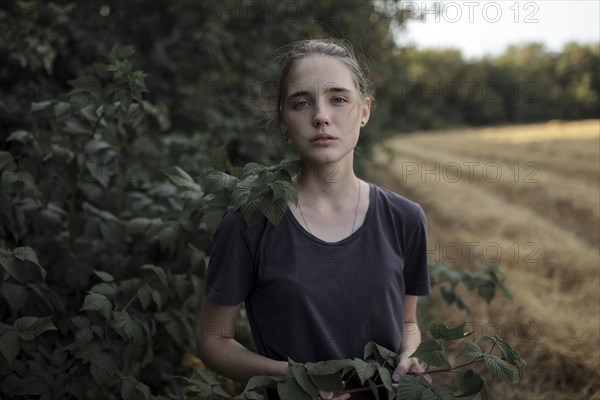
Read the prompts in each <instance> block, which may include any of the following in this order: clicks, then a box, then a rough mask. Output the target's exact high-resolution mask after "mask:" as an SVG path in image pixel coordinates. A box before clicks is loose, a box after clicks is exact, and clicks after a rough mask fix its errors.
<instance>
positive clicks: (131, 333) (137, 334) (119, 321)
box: [112, 311, 142, 342]
mask: <svg viewBox="0 0 600 400" xmlns="http://www.w3.org/2000/svg"><path fill="white" fill-rule="evenodd" d="M112 326H113V328H114V329H115V332H117V333H118V334H119V336H121V337H122V338H123V339H124V340H126V341H134V342H140V341H141V340H142V329H141V328H140V326H139V325H138V324H137V323H136V322H135V321H134V320H133V319H132V318H131V315H129V313H128V312H127V311H115V312H113V319H112Z"/></svg>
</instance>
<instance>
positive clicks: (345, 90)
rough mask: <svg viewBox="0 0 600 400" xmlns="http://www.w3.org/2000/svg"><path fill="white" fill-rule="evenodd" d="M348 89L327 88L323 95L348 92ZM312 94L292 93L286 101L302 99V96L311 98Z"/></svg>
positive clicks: (303, 91)
mask: <svg viewBox="0 0 600 400" xmlns="http://www.w3.org/2000/svg"><path fill="white" fill-rule="evenodd" d="M350 91H351V90H350V89H346V88H343V87H337V86H332V87H328V88H327V89H325V93H327V94H329V93H343V92H350ZM311 95H312V92H310V91H308V90H301V91H298V92H294V93H292V94H291V95H289V96H288V97H287V98H288V99H293V98H296V97H302V96H311Z"/></svg>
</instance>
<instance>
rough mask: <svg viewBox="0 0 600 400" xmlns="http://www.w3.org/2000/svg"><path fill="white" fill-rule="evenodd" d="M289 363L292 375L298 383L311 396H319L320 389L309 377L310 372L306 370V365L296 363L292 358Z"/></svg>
mask: <svg viewBox="0 0 600 400" xmlns="http://www.w3.org/2000/svg"><path fill="white" fill-rule="evenodd" d="M288 364H289V369H290V372H291V374H292V376H293V377H294V379H295V380H296V382H297V383H298V385H300V387H301V388H302V390H304V392H306V393H307V394H308V395H310V396H311V397H316V396H318V395H319V390H318V389H317V388H316V387H315V385H314V384H313V383H312V381H311V380H310V378H309V377H308V373H307V372H306V369H305V368H304V365H302V364H299V363H296V362H294V361H293V360H291V359H290V360H288Z"/></svg>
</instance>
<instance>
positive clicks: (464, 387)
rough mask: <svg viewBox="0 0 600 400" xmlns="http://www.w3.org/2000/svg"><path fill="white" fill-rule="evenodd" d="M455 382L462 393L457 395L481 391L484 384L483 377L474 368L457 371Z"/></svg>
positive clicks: (469, 394) (461, 395)
mask: <svg viewBox="0 0 600 400" xmlns="http://www.w3.org/2000/svg"><path fill="white" fill-rule="evenodd" d="M454 383H455V384H456V388H457V389H458V390H459V391H460V393H461V394H459V395H458V396H456V397H467V396H472V395H474V394H476V393H479V391H480V390H481V387H482V386H483V379H482V378H481V376H480V375H479V374H478V373H476V372H474V371H473V370H472V369H467V370H460V371H456V375H455V377H454Z"/></svg>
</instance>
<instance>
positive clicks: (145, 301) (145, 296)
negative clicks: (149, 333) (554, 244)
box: [137, 285, 152, 310]
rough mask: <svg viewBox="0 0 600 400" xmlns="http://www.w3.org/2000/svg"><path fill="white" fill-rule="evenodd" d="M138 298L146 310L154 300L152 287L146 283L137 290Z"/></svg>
mask: <svg viewBox="0 0 600 400" xmlns="http://www.w3.org/2000/svg"><path fill="white" fill-rule="evenodd" d="M137 296H138V299H139V300H140V303H141V304H142V308H143V309H144V310H145V309H146V308H148V306H149V305H150V303H151V302H152V288H151V287H150V286H148V285H144V286H142V287H141V288H140V290H138V292H137Z"/></svg>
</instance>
